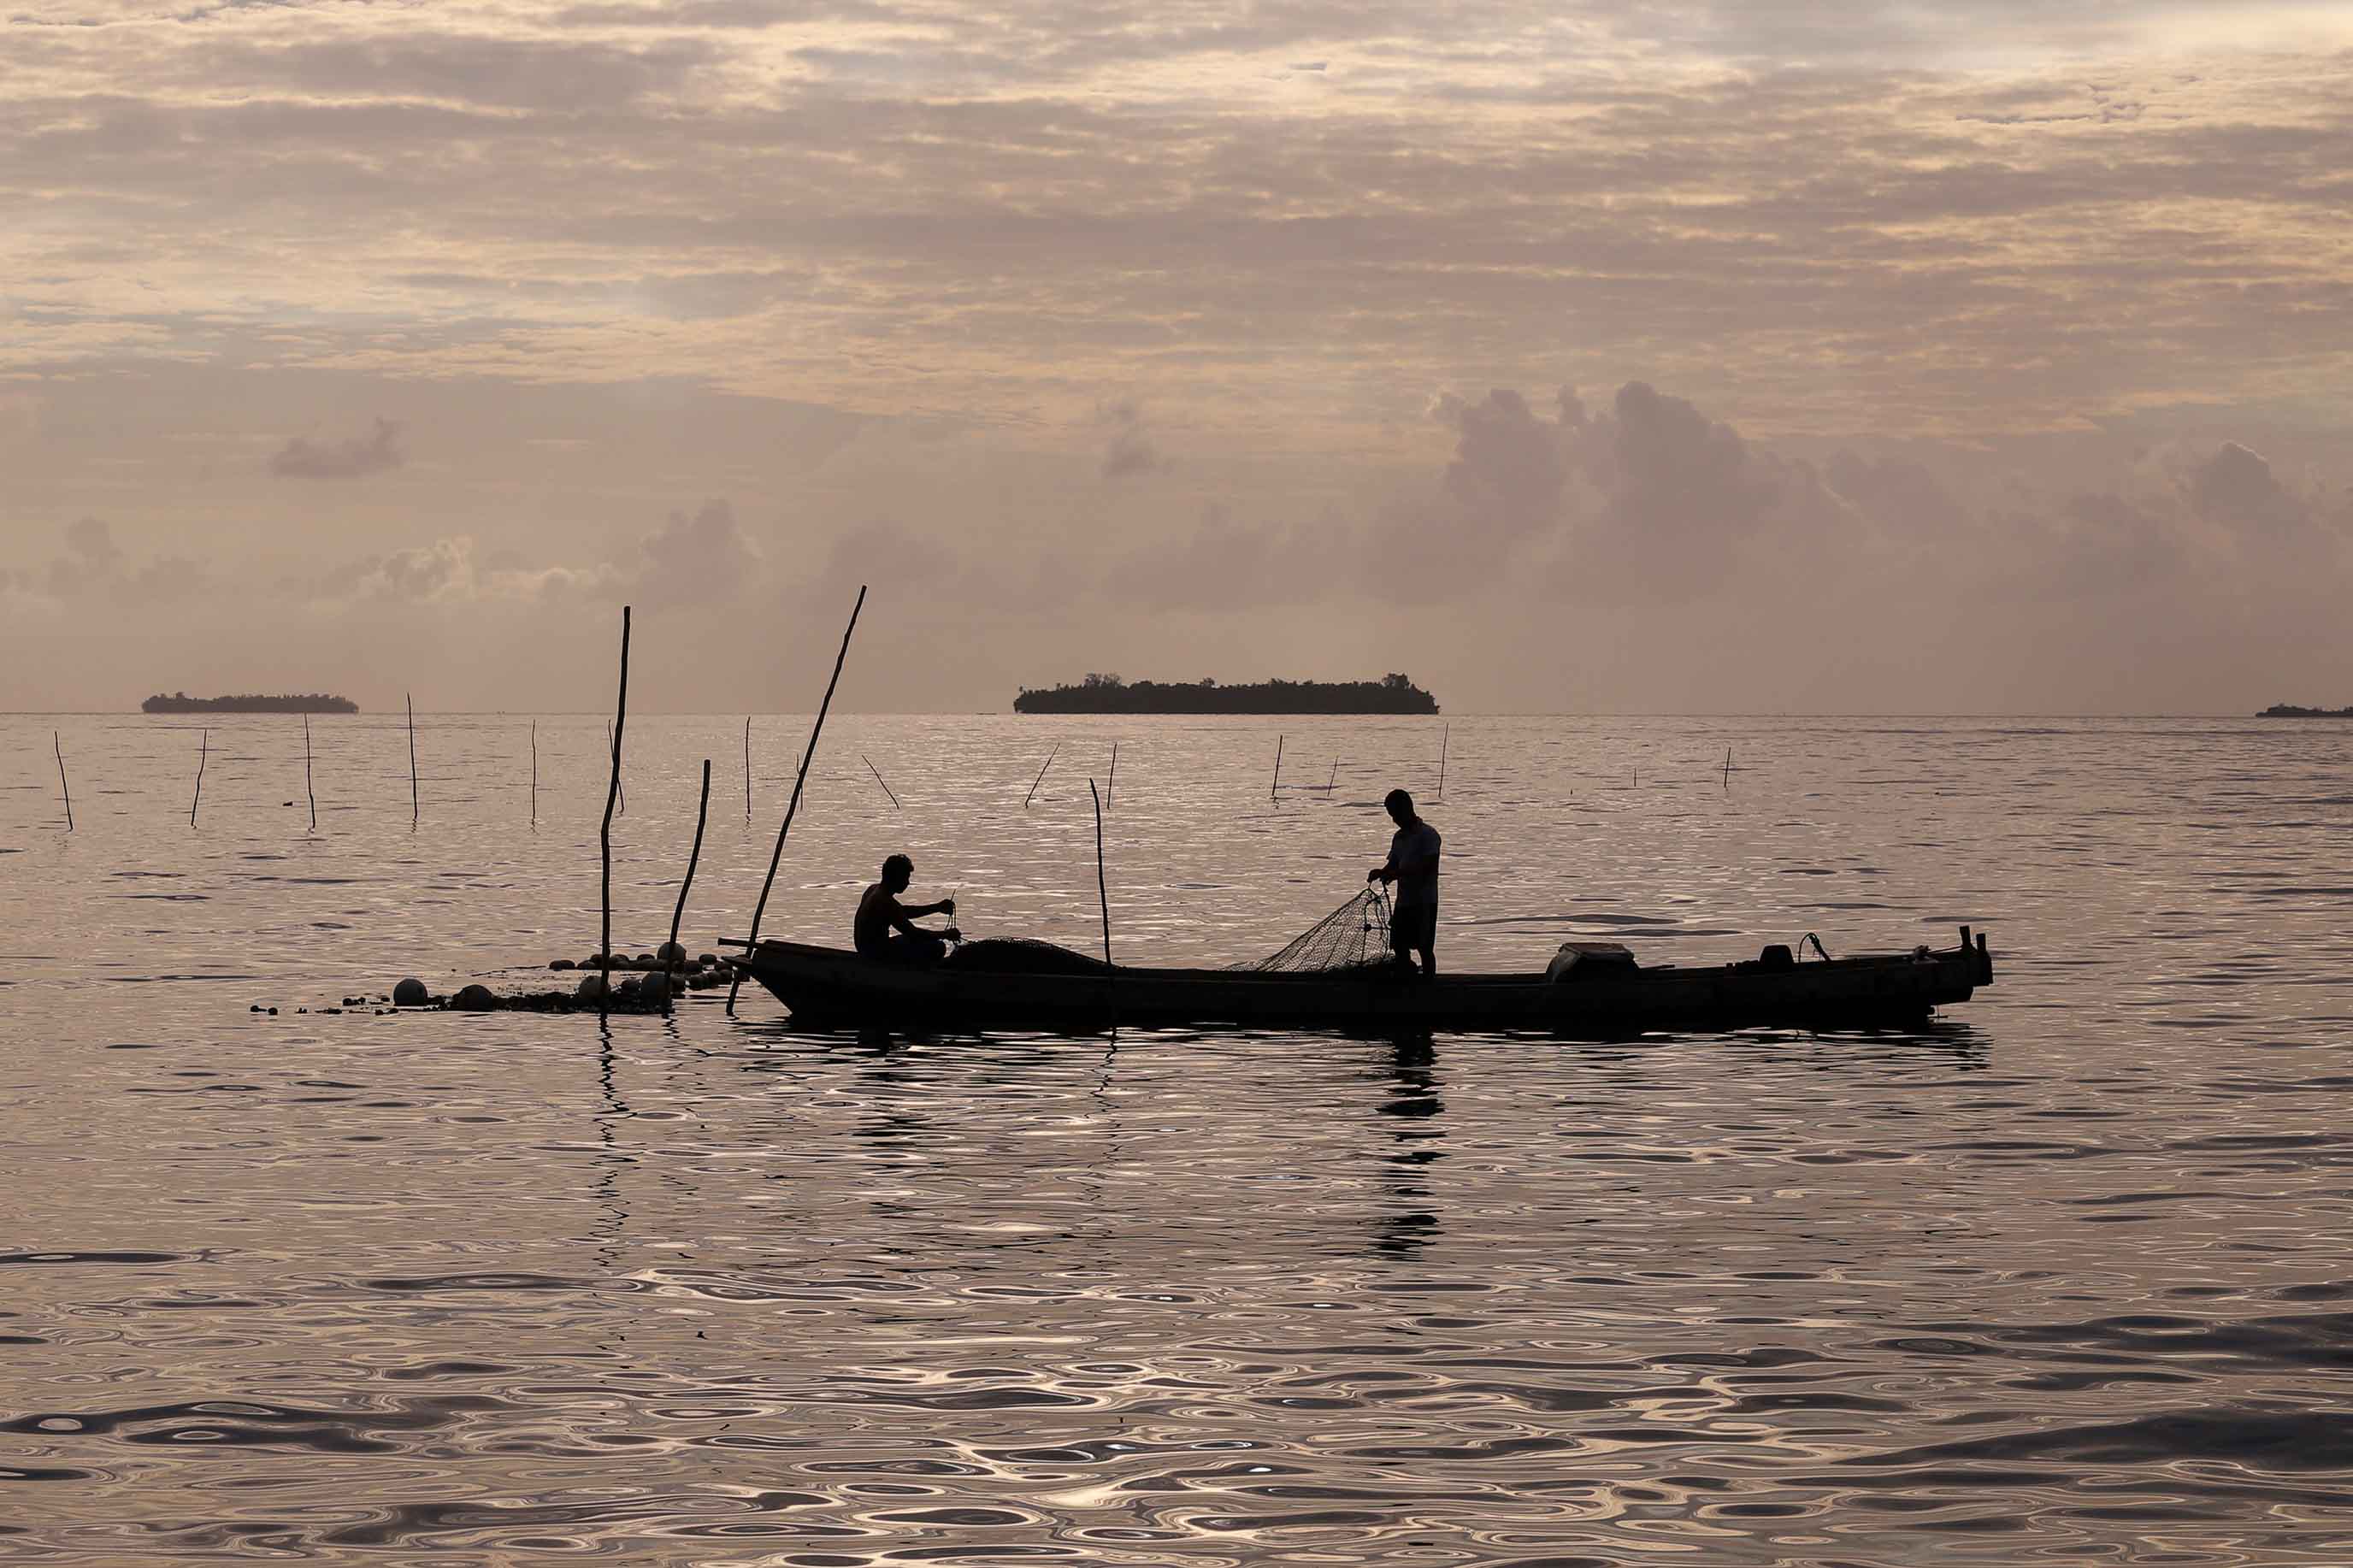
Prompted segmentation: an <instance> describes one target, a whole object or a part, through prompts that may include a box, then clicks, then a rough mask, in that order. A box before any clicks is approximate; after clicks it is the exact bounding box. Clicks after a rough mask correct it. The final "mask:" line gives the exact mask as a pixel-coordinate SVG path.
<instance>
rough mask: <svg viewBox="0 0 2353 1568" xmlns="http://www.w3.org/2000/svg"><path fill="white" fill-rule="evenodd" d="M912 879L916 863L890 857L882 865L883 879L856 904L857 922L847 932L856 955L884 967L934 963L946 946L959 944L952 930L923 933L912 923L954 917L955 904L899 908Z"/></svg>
mask: <svg viewBox="0 0 2353 1568" xmlns="http://www.w3.org/2000/svg"><path fill="white" fill-rule="evenodd" d="M914 879H915V863H914V862H913V860H910V859H908V858H906V857H905V856H904V855H893V856H892V857H891V858H889V859H888V860H885V861H883V862H882V879H881V881H879V882H876V883H874V884H873V885H872V886H871V887H869V888H868V889H866V891H865V892H864V893H863V894H861V895H860V898H859V900H858V918H857V919H856V920H855V921H853V922H852V923H851V926H850V932H851V937H852V940H853V942H854V943H855V945H856V946H857V948H858V951H859V952H860V953H861V954H863V955H864V956H866V957H868V958H871V959H875V960H877V961H879V962H881V963H904V964H915V965H922V964H928V963H938V962H939V961H940V960H941V958H942V957H944V955H945V954H946V952H947V950H948V943H949V942H955V941H957V940H958V932H957V931H956V929H955V927H954V926H950V927H948V928H947V930H945V931H925V930H924V929H923V927H921V926H919V925H917V924H916V923H915V921H917V920H918V919H920V918H921V917H923V916H924V915H946V916H948V917H949V918H951V919H953V918H955V900H954V899H942V900H940V901H939V902H938V903H936V904H912V905H910V904H902V903H901V902H900V901H899V895H900V894H902V893H903V892H905V891H906V890H907V884H908V883H910V882H912V881H913V880H914Z"/></svg>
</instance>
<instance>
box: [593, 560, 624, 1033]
mask: <svg viewBox="0 0 2353 1568" xmlns="http://www.w3.org/2000/svg"><path fill="white" fill-rule="evenodd" d="M613 716H614V718H615V719H617V720H618V721H619V723H618V725H617V726H616V728H615V729H614V731H613V755H612V763H613V772H612V776H611V779H610V780H609V782H607V784H606V785H605V824H604V826H602V827H599V828H598V829H597V830H596V847H597V850H598V853H599V854H600V855H601V856H602V858H603V861H604V872H605V875H604V923H603V924H602V925H600V926H599V927H598V928H597V934H596V967H597V970H598V973H599V976H600V978H599V979H598V981H597V983H596V1019H597V1022H599V1023H602V1022H603V1021H604V1020H605V1016H606V1014H607V1010H608V1009H609V1008H610V1007H611V1006H612V1003H613V803H614V801H615V800H617V799H618V798H619V796H620V794H621V731H622V730H623V729H626V728H627V727H628V721H629V606H628V605H622V606H621V695H620V699H619V700H618V702H617V704H616V706H615V707H614V710H613Z"/></svg>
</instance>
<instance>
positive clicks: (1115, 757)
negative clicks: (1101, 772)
mask: <svg viewBox="0 0 2353 1568" xmlns="http://www.w3.org/2000/svg"><path fill="white" fill-rule="evenodd" d="M1118 783H1119V742H1117V741H1113V742H1112V743H1111V776H1110V777H1108V778H1106V779H1104V780H1103V804H1104V805H1110V804H1111V792H1112V788H1113V785H1115V784H1118Z"/></svg>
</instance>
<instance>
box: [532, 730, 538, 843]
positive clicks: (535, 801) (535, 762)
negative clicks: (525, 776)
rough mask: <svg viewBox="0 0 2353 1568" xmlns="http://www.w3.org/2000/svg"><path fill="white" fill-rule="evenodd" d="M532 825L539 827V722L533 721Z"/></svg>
mask: <svg viewBox="0 0 2353 1568" xmlns="http://www.w3.org/2000/svg"><path fill="white" fill-rule="evenodd" d="M531 825H532V826H533V827H537V826H539V721H538V720H536V719H533V721H531Z"/></svg>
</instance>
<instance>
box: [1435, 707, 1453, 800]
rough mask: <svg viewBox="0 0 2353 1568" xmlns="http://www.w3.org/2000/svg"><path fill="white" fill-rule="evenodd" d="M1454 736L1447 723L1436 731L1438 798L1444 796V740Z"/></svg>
mask: <svg viewBox="0 0 2353 1568" xmlns="http://www.w3.org/2000/svg"><path fill="white" fill-rule="evenodd" d="M1453 738H1454V726H1453V725H1451V724H1449V725H1447V726H1446V728H1444V729H1443V730H1440V731H1439V732H1438V798H1439V799H1440V800H1444V799H1445V798H1446V742H1449V741H1451V740H1452V739H1453Z"/></svg>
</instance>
